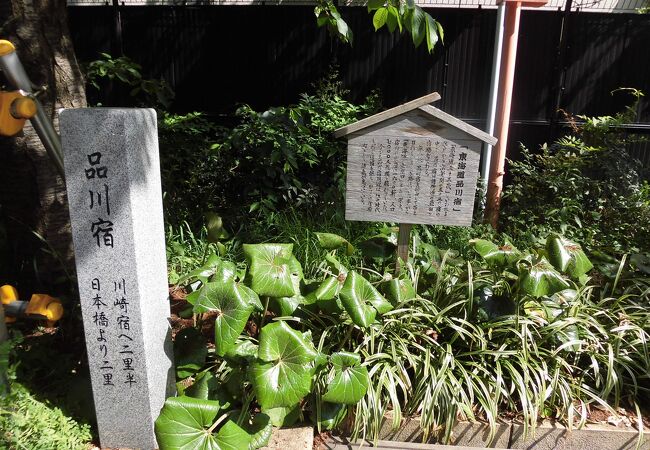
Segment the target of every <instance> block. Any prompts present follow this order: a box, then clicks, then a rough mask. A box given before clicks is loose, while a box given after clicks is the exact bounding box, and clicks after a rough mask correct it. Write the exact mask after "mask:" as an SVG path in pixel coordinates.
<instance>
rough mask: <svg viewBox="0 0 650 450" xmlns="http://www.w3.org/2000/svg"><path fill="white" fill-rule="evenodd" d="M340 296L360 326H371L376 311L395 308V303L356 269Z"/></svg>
mask: <svg viewBox="0 0 650 450" xmlns="http://www.w3.org/2000/svg"><path fill="white" fill-rule="evenodd" d="M340 298H341V303H342V304H343V307H344V308H345V310H346V311H347V313H348V314H349V315H350V318H351V319H352V321H353V322H354V323H355V324H357V325H359V326H360V327H367V326H369V325H370V324H371V323H372V322H373V321H374V320H375V315H376V313H379V314H383V313H386V312H388V311H390V310H391V309H393V305H391V304H390V302H388V301H387V300H386V299H385V298H384V297H383V296H382V295H381V294H380V293H379V291H377V289H375V287H374V286H373V285H372V284H370V282H369V281H368V280H366V279H365V278H364V277H363V276H361V275H359V274H358V273H357V272H355V271H352V272H350V273H349V274H348V276H347V278H346V279H345V283H344V284H343V288H342V289H341V293H340Z"/></svg>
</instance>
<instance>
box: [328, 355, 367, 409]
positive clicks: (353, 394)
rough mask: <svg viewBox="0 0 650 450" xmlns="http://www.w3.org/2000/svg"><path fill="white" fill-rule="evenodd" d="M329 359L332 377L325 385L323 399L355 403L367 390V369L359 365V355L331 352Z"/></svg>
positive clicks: (348, 403) (333, 401)
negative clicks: (332, 369)
mask: <svg viewBox="0 0 650 450" xmlns="http://www.w3.org/2000/svg"><path fill="white" fill-rule="evenodd" d="M331 361H332V366H334V377H333V378H332V380H331V381H330V382H329V384H328V386H327V391H326V392H325V395H323V400H325V401H326V402H332V403H343V404H346V405H356V404H357V402H358V401H359V400H361V399H362V398H363V396H364V395H366V391H367V390H368V380H369V377H368V369H366V368H365V367H363V366H361V357H360V356H359V355H358V354H356V353H348V352H338V353H333V354H332V359H331Z"/></svg>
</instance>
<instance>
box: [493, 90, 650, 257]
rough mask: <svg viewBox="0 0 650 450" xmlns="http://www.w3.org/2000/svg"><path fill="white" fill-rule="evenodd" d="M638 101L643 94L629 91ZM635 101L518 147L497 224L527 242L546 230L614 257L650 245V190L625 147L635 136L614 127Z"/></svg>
mask: <svg viewBox="0 0 650 450" xmlns="http://www.w3.org/2000/svg"><path fill="white" fill-rule="evenodd" d="M633 94H635V96H636V98H637V101H638V98H639V96H640V95H642V94H641V93H639V92H638V91H633ZM635 109H636V103H635V104H634V105H632V106H630V107H628V108H627V109H626V110H625V111H624V112H622V113H619V114H616V115H615V116H605V117H585V116H578V117H577V118H571V120H572V121H573V130H572V131H573V132H572V134H570V135H568V136H565V137H563V138H561V139H558V140H557V141H556V142H554V143H553V144H551V145H544V146H542V148H541V151H540V152H539V153H533V152H531V151H530V150H528V149H527V148H525V147H523V148H522V153H521V155H522V157H521V160H520V161H510V171H511V172H512V175H513V180H512V183H510V185H509V186H508V187H507V188H506V189H505V192H504V196H503V212H502V215H501V218H500V219H501V225H500V226H501V228H502V229H503V231H504V232H505V233H507V234H509V235H511V236H517V237H518V239H519V240H521V241H522V242H526V243H532V242H534V241H535V240H536V239H537V238H538V237H540V236H545V235H546V234H548V233H549V232H551V231H554V230H558V231H561V232H562V233H563V234H564V235H565V236H566V237H568V238H570V239H573V240H575V241H578V242H582V243H583V244H584V245H585V246H586V248H587V249H588V250H590V251H591V250H599V251H604V252H605V253H610V254H618V255H621V254H623V253H628V252H642V251H646V252H647V251H648V250H649V249H650V190H649V189H648V184H647V182H645V181H643V179H642V168H641V164H640V163H639V161H638V160H636V159H634V158H633V157H632V156H630V153H629V146H630V144H632V143H634V142H635V141H637V140H639V138H636V137H634V136H629V135H627V134H625V133H624V132H623V131H622V130H621V128H619V127H620V125H622V124H624V123H631V122H634V115H635Z"/></svg>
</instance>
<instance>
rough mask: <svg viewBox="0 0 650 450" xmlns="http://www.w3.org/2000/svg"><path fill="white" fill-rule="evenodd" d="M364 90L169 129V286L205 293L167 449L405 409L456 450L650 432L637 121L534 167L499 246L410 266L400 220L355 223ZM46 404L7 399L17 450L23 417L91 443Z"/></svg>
mask: <svg viewBox="0 0 650 450" xmlns="http://www.w3.org/2000/svg"><path fill="white" fill-rule="evenodd" d="M140 81H141V80H140V79H136V80H135V81H134V83H135V84H137V83H140ZM154 93H155V92H154ZM344 94H345V92H344V91H343V90H342V88H341V85H340V83H339V82H337V81H336V80H335V79H334V78H331V77H330V78H328V79H326V80H325V81H324V82H322V83H321V84H320V85H319V86H318V87H317V89H316V90H315V92H314V93H311V94H305V95H303V96H302V97H301V99H300V100H299V101H298V103H297V104H296V105H292V106H288V107H278V108H271V109H269V110H268V111H265V112H256V111H253V110H252V109H251V108H250V107H248V106H241V107H240V108H239V109H238V112H237V120H238V122H239V123H238V124H237V125H236V126H234V127H233V128H231V129H228V128H225V127H222V126H218V125H216V124H215V123H213V121H212V120H210V119H209V118H208V117H206V116H203V115H201V114H197V113H194V114H188V115H183V116H179V115H173V114H168V113H164V114H161V115H160V145H161V159H162V175H163V185H164V191H165V197H164V202H165V208H166V217H167V223H168V228H167V257H168V266H169V281H170V284H173V285H178V286H180V287H181V288H182V289H181V292H185V293H186V294H187V298H186V299H184V300H178V304H175V305H174V307H175V311H176V312H177V317H175V320H176V321H177V322H176V325H175V327H176V328H175V333H176V337H175V358H176V367H177V376H178V385H177V386H178V391H179V395H178V396H177V397H174V398H171V399H168V401H167V403H166V406H165V408H164V409H163V412H162V414H161V417H160V419H159V420H158V422H157V426H156V429H157V434H158V439H159V442H160V445H161V448H163V449H165V448H179V447H182V446H183V445H194V444H196V442H201V443H203V444H206V445H213V444H216V445H222V444H223V445H231V446H232V447H234V448H257V447H259V446H261V445H263V444H264V442H265V441H266V440H267V439H268V436H269V433H270V429H271V428H270V427H271V425H289V424H291V423H294V422H296V421H299V420H304V421H310V422H312V423H314V424H315V425H316V426H317V427H318V429H320V430H336V429H339V430H343V431H344V432H347V433H349V434H351V435H353V436H355V437H364V438H367V439H377V437H378V433H379V429H380V427H381V425H382V421H383V420H384V417H385V415H386V413H390V415H391V417H392V418H393V426H395V427H397V426H399V424H400V421H401V419H402V418H403V417H405V416H414V415H419V416H420V417H421V419H422V420H421V423H422V427H423V430H424V431H425V437H426V438H431V439H437V440H440V441H449V440H453V435H452V427H453V424H454V423H456V422H457V421H458V420H462V419H466V420H480V421H485V422H487V423H489V424H490V425H491V429H492V431H493V432H494V430H495V425H496V423H497V420H499V418H503V417H508V418H515V419H517V420H520V421H522V422H523V423H524V424H525V426H526V427H527V429H528V430H533V429H534V428H535V426H536V425H537V424H538V421H539V420H541V419H552V420H558V421H561V422H562V423H564V424H566V425H568V426H570V427H573V426H581V425H583V424H584V423H585V422H586V421H587V420H588V419H589V415H590V412H591V410H592V409H593V408H595V407H598V408H602V409H605V410H606V411H608V412H609V413H611V414H612V415H614V416H615V415H616V414H618V408H619V407H624V408H626V409H628V410H630V411H633V412H635V413H636V414H637V415H639V416H640V415H641V414H642V405H643V404H644V402H647V400H648V390H649V389H650V380H648V376H649V375H648V374H649V373H650V352H649V351H648V338H649V337H650V336H649V333H650V312H649V311H650V310H649V309H648V307H649V306H650V257H649V256H648V253H649V252H650V225H648V224H649V223H650V189H649V188H648V185H647V183H645V182H643V181H642V180H643V177H642V175H643V174H642V170H641V167H640V165H639V163H638V161H635V160H633V159H632V158H630V157H629V154H628V153H627V146H628V145H629V143H630V142H632V141H634V138H633V137H631V136H627V135H624V134H621V133H620V132H618V131H617V130H618V129H617V126H618V125H620V124H621V123H624V122H625V121H627V120H629V115H630V114H631V111H632V109H628V110H627V111H626V112H624V113H621V114H619V115H616V116H613V117H601V118H584V117H583V118H578V119H579V120H576V121H575V122H574V128H573V130H572V132H571V133H569V134H568V135H567V136H565V137H563V138H562V139H560V140H558V141H557V142H555V143H553V144H551V145H549V146H545V147H543V148H542V149H541V151H540V152H537V153H533V152H530V151H528V150H524V151H523V159H522V160H521V161H518V162H514V161H513V162H511V168H512V172H513V174H514V181H513V183H512V184H511V186H509V187H508V188H507V190H506V193H505V195H504V199H503V205H504V210H503V214H502V216H501V226H500V230H499V231H498V232H497V231H495V230H493V229H491V228H490V227H488V226H486V225H481V224H480V222H481V220H480V211H477V212H476V213H477V216H476V220H475V225H474V226H472V227H468V228H460V227H442V226H415V227H414V229H413V231H412V235H411V246H410V248H411V253H410V257H409V260H408V261H404V262H402V270H401V271H398V270H397V267H396V261H395V257H394V255H395V248H396V244H397V228H396V224H386V223H362V222H348V221H345V219H344V216H343V202H344V197H343V191H344V173H345V172H344V164H343V163H344V154H345V153H344V152H345V146H344V144H343V143H342V142H339V141H335V140H333V138H331V132H332V131H333V130H334V129H336V128H338V127H340V126H343V125H345V124H347V123H349V122H352V121H354V120H357V119H359V118H361V117H364V116H366V115H369V114H371V113H372V112H374V111H375V110H376V108H377V99H376V97H371V98H369V99H368V100H367V101H366V102H365V103H364V104H362V105H354V104H352V103H350V102H348V101H346V100H345V99H344ZM636 94H637V95H638V93H636ZM189 169H191V170H189ZM242 180H244V181H242ZM478 203H479V202H477V204H478ZM583 250H584V251H583ZM206 330H207V331H206ZM23 350H24V347H23ZM26 358H27V359H29V358H28V357H26ZM27 359H25V361H27ZM1 363H2V358H0V365H1ZM78 363H79V360H76V362H75V364H77V365H78ZM5 365H6V364H5ZM33 367H38V364H35V365H34V366H33ZM75 367H77V366H75ZM75 370H77V369H75ZM65 371H67V372H68V373H70V368H66V369H65ZM14 373H15V372H14ZM62 373H63V372H62ZM25 380H29V377H27V378H25ZM29 389H31V385H29V387H28V388H25V387H24V386H23V385H22V384H20V383H16V382H14V386H13V387H12V393H11V397H7V398H5V399H4V400H2V402H4V403H0V408H4V410H0V427H2V426H5V425H6V426H7V427H11V429H13V430H18V431H16V432H15V433H14V434H12V435H5V437H4V439H5V440H7V439H9V440H8V441H7V442H12V443H13V442H14V441H11V439H13V440H16V439H28V437H24V436H28V435H29V434H30V433H32V431H30V430H31V429H30V428H26V427H27V422H19V421H18V420H17V416H16V412H17V411H24V410H30V409H34V408H35V409H37V410H39V411H41V413H40V414H41V415H42V416H43V417H47V419H44V420H45V421H46V422H48V423H50V424H55V426H58V427H59V428H60V429H61V430H67V431H65V432H64V433H63V434H64V435H65V436H66V437H65V439H72V440H70V441H69V443H66V444H65V445H63V444H61V445H63V447H65V448H75V446H76V445H77V444H76V442H77V441H74V439H77V440H80V441H83V440H84V439H87V433H88V429H87V427H85V426H78V425H76V424H75V423H73V422H65V423H63V424H59V421H61V420H64V419H62V416H61V414H62V413H61V412H60V410H57V409H56V408H52V407H50V406H52V405H50V404H48V403H47V401H44V402H43V403H35V402H39V401H40V399H38V400H36V399H34V398H32V397H30V394H29ZM64 403H65V402H64ZM23 404H24V405H25V406H24V407H23V406H19V405H23ZM2 405H5V406H2ZM8 405H10V406H8ZM20 408H27V409H20ZM44 408H45V409H44ZM46 409H47V411H46ZM3 421H4V422H3ZM64 421H65V420H64ZM39 423H40V422H39ZM56 424H59V425H56ZM641 427H642V422H641V421H640V420H639V421H638V428H639V429H641ZM21 430H22V431H21ZM23 432H24V433H23ZM18 436H20V438H18ZM57 436H58V435H57ZM59 438H61V439H63V437H61V436H59V437H57V439H59ZM21 442H30V441H28V440H23V441H21ZM57 445H58V444H57ZM27 447H29V448H32V447H30V446H29V445H27ZM33 448H37V447H33ZM43 448H45V447H43Z"/></svg>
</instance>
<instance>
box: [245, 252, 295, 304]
mask: <svg viewBox="0 0 650 450" xmlns="http://www.w3.org/2000/svg"><path fill="white" fill-rule="evenodd" d="M292 250H293V244H244V255H245V256H246V259H247V260H248V263H249V268H248V274H247V277H248V284H249V286H250V287H251V289H253V290H254V291H255V292H257V293H258V294H259V295H267V296H269V297H293V296H294V295H296V292H295V290H294V285H293V280H292V276H293V277H296V276H300V275H302V274H301V273H300V274H299V273H298V272H297V267H298V266H299V264H298V265H296V263H297V260H295V258H293V257H292V254H291V251H292Z"/></svg>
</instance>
